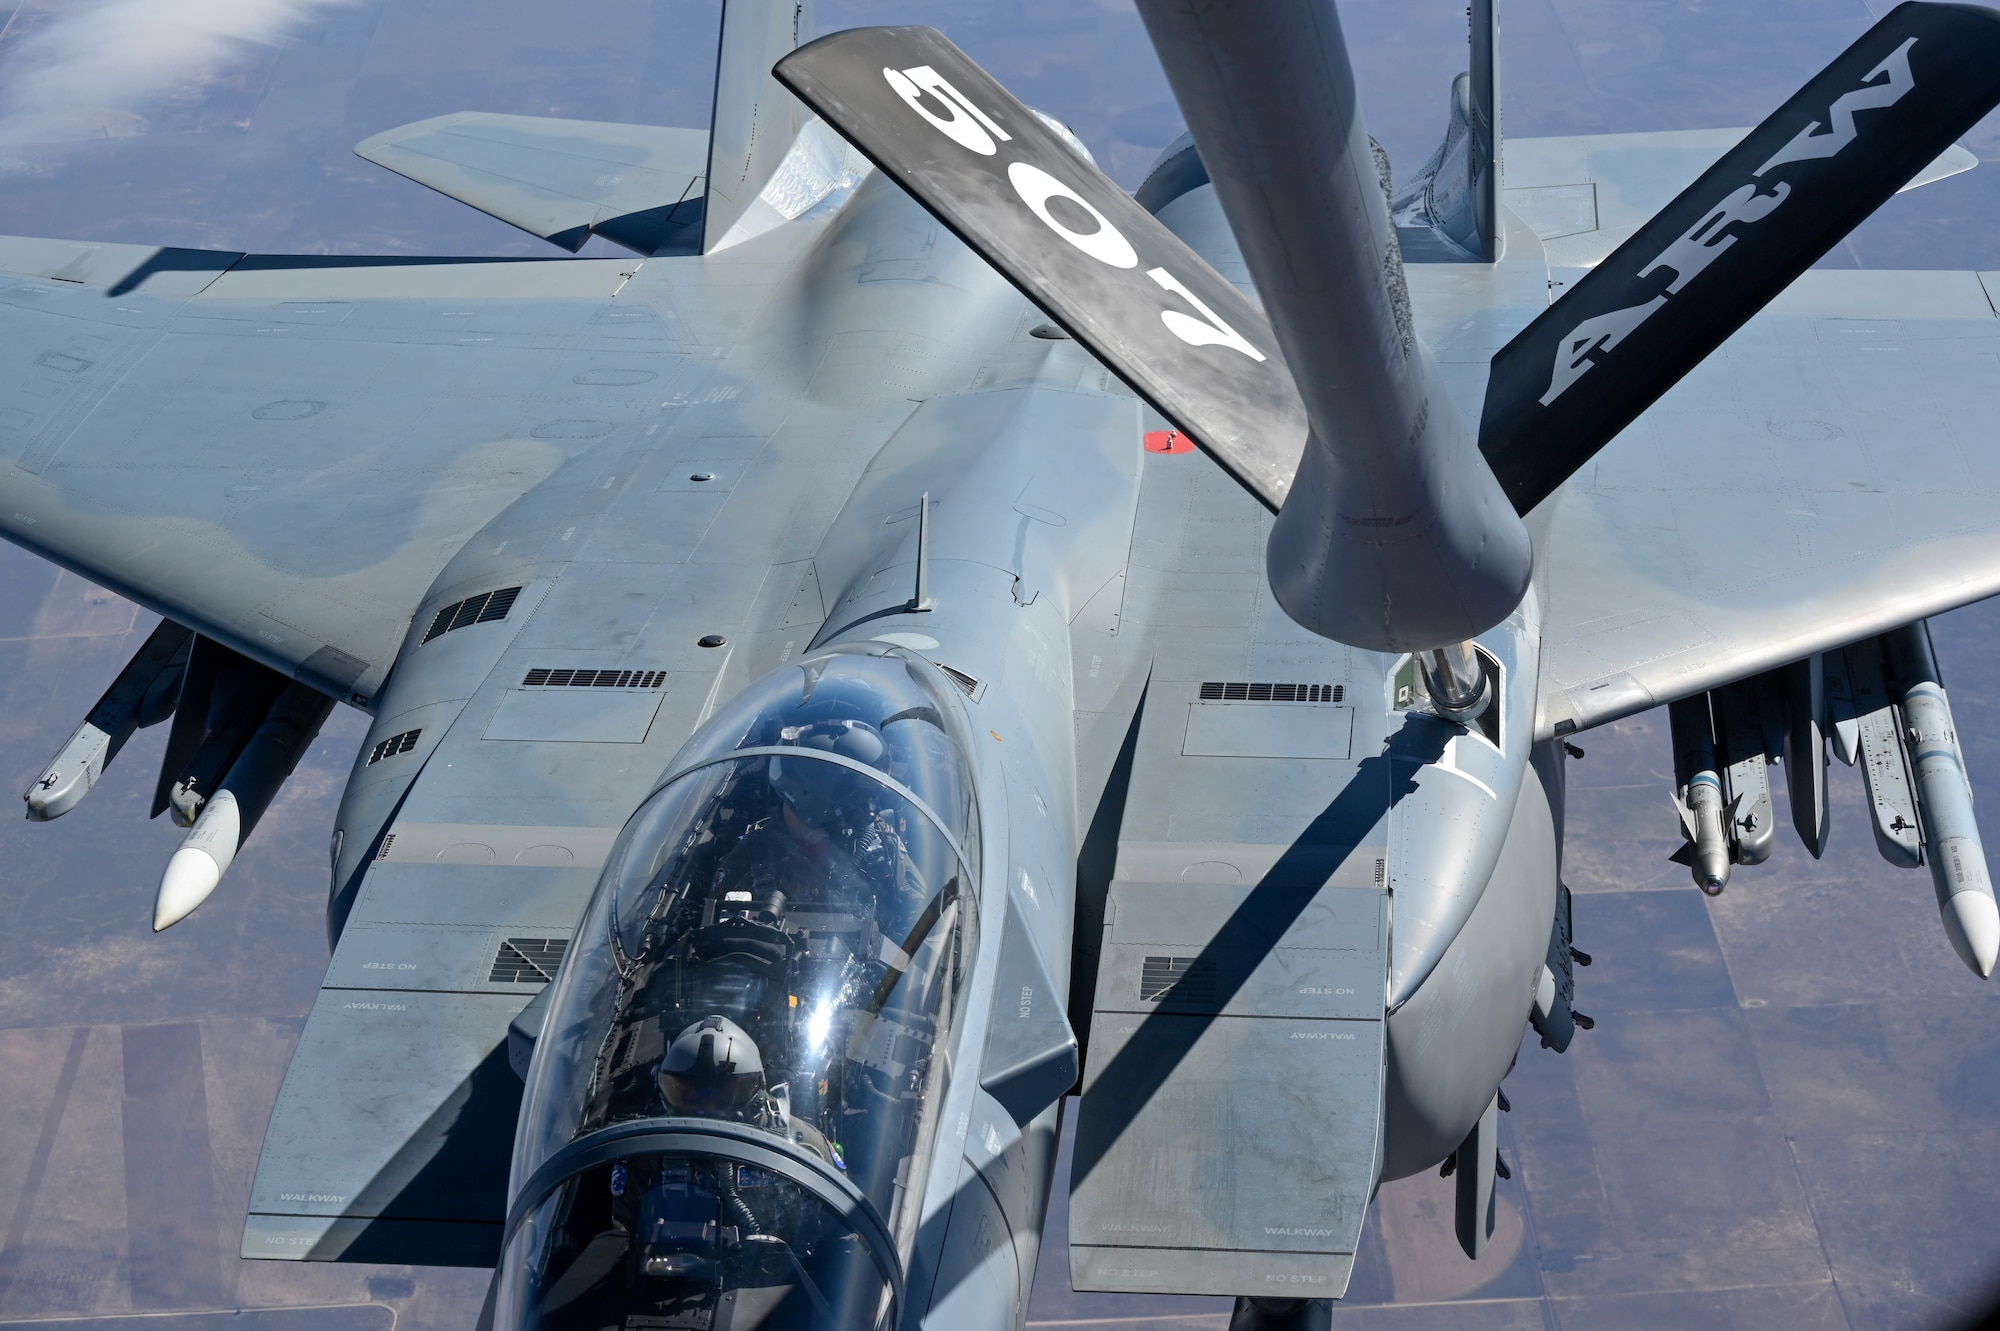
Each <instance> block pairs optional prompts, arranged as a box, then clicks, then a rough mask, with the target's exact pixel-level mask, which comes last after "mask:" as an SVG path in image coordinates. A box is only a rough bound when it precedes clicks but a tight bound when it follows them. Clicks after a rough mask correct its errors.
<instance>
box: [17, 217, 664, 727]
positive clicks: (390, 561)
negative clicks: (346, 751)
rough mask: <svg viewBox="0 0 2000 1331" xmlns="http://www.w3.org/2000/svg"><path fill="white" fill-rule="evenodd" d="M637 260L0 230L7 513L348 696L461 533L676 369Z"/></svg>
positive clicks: (373, 680)
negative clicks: (341, 253) (238, 247)
mask: <svg viewBox="0 0 2000 1331" xmlns="http://www.w3.org/2000/svg"><path fill="white" fill-rule="evenodd" d="M631 273H632V261H627V262H622V263H621V262H618V261H613V260H585V261H578V260H553V261H547V262H512V261H499V262H496V261H480V260H458V261H452V260H442V261H439V260H407V259H346V258H324V257H301V258H285V257H267V256H256V255H247V256H246V255H241V254H218V253H212V252H208V251H197V250H170V249H169V250H161V249H152V248H149V247H144V246H134V245H90V244H82V243H77V244H71V243H65V242H61V241H48V240H22V239H0V367H5V368H6V370H7V371H8V372H9V374H10V376H11V387H10V388H9V389H8V391H7V392H6V394H5V396H4V398H0V536H4V537H6V538H7V539H8V540H11V541H13V542H15V543H16V544H18V545H21V546H24V547H26V548H28V549H30V550H32V551H34V552H35V553H37V554H40V555H42V556H44V557H46V558H48V559H50V560H52V561H53V562H55V563H58V564H61V565H63V566H64V567H66V568H69V569H71V570H72V571H74V572H76V573H79V574H81V575H82V576H84V577H86V578H89V579H90V580H91V581H93V582H96V583H98V584H99V585H101V586H104V587H107V588H109V589H111V590H112V591H115V592H117V593H119V594H120V595H122V596H125V597H128V598H130V599H132V600H134V601H137V602H138V603H140V604H141V605H144V606H146V607H147V608H148V609H151V610H154V611H157V612H158V613H160V614H162V615H165V616H167V617H169V618H171V619H174V620H177V621H179V622H180V623H182V624H185V625H187V626H188V627H190V628H193V629H196V630H197V631H199V632H201V633H202V634H204V635H206V636H208V637H210V638H213V639H215V640H217V641H218V642H221V643H223V644H225V645H226V646H229V647H231V648H233V649H235V650H237V651H239V652H242V653H243V654H245V655H247V656H250V657H252V658H253V659H255V660H259V661H262V662H263V663H264V664H266V665H268V666H271V667H273V668H274V669H277V670H280V671H282V672H283V673H285V674H287V675H291V676H293V677H295V678H298V679H301V680H304V681H306V682H307V683H310V684H313V685H315V686H316V687H318V688H320V689H321V690H322V691H324V692H326V693H328V694H331V695H332V696H334V697H336V698H341V699H346V700H349V701H352V702H355V703H358V704H365V703H366V702H367V701H368V700H369V699H370V698H371V697H372V696H373V695H374V693H375V691H376V689H377V688H379V687H380V685H381V683H382V681H383V679H384V677H385V676H386V675H387V673H388V670H389V666H390V664H391V663H392V662H393V661H394V659H395V656H396V653H397V652H398V650H399V649H400V648H401V646H402V643H403V635H404V632H405V630H406V629H407V627H408V626H409V623H410V618H411V616H412V615H413V614H414V612H415V610H416V608H417V605H418V604H419V602H420V601H421V600H422V599H423V597H424V594H425V593H426V591H428V590H429V588H430V586H431V583H432V581H433V579H435V577H436V576H437V574H438V573H439V571H440V570H442V569H443V567H444V566H445V563H446V562H447V561H448V560H449V559H450V558H451V557H452V555H453V554H455V553H456V552H457V551H458V550H459V548H460V547H462V546H463V545H464V544H465V542H466V541H467V540H469V539H470V538H471V537H472V536H473V534H474V533H476V532H477V531H478V530H479V529H480V528H481V527H483V526H484V525H485V524H486V523H487V522H488V521H490V520H491V519H492V518H493V517H494V516H495V515H496V514H498V513H499V512H500V511H501V510H503V509H504V508H506V507H507V506H508V505H509V504H511V503H512V502H513V501H514V500H515V499H517V498H518V497H519V496H521V495H522V494H524V493H525V492H526V491H527V490H528V489H529V488H531V487H532V486H534V485H535V484H536V483H537V482H538V481H540V480H542V479H543V478H544V477H546V476H548V475H549V474H550V473H551V472H553V471H554V470H555V469H556V468H557V467H559V466H560V465H562V463H563V462H564V461H565V460H567V459H568V458H570V457H572V456H574V455H576V454H578V453H580V452H582V451H584V450H585V449H588V448H592V447H596V446H598V445H599V443H600V442H601V441H602V439H603V438H605V437H607V436H613V435H614V434H615V433H616V432H617V431H619V430H620V429H621V427H622V426H624V425H625V424H626V423H628V422H632V421H636V420H637V419H638V417H639V415H640V414H641V412H642V410H644V409H646V408H653V407H657V405H658V404H659V401H660V395H661V393H662V390H663V389H668V388H670V387H675V386H679V387H685V386H686V384H685V382H684V381H683V380H680V379H677V378H676V377H675V376H676V375H677V374H678V373H679V367H678V358H676V357H673V356H671V354H670V353H673V352H676V351H680V350H685V349H686V348H685V347H684V346H683V345H681V344H679V343H677V342H676V341H675V338H674V334H673V333H672V332H671V331H670V329H669V326H668V324H667V323H666V322H663V321H662V320H660V319H658V318H656V317H654V316H653V315H652V314H651V313H650V311H647V310H645V309H643V308H640V309H634V310H631V311H624V310H621V309H619V308H618V307H616V306H614V305H613V304H612V300H611V298H612V296H613V295H614V293H615V292H616V291H617V290H618V289H619V287H620V286H621V285H622V284H623V283H624V282H625V280H626V279H627V278H629V277H630V275H631ZM663 353H668V354H663ZM471 590H484V589H477V588H475V589H471Z"/></svg>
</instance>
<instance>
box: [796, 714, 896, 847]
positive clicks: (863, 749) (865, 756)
mask: <svg viewBox="0 0 2000 1331" xmlns="http://www.w3.org/2000/svg"><path fill="white" fill-rule="evenodd" d="M783 741H784V743H785V744H786V745H788V746H794V747H797V748H800V749H807V750H811V751H814V752H818V753H826V754H832V755H834V756H835V757H839V758H847V759H851V760H852V761H854V762H857V763H860V764H861V765H863V766H864V767H872V768H875V769H876V770H878V771H881V770H885V769H886V766H887V758H888V752H889V746H888V745H887V744H886V743H884V742H883V740H882V732H881V731H879V730H877V729H876V728H875V727H874V726H872V725H870V724H869V723H868V722H866V721H857V720H852V719H833V718H829V719H826V720H819V721H808V722H805V723H804V724H801V725H795V726H786V727H785V729H784V733H783ZM769 775H770V779H771V787H772V789H774V790H776V791H777V792H778V796H779V798H781V799H783V800H784V801H785V803H786V804H788V805H790V806H791V807H792V809H793V811H794V812H796V813H797V814H798V816H799V817H800V818H801V819H803V820H804V821H805V823H806V825H807V826H809V827H818V828H830V827H832V826H833V824H834V822H835V819H836V815H838V813H839V812H840V808H841V805H842V804H843V803H844V801H845V797H846V796H847V795H848V794H849V792H851V791H853V789H854V787H855V777H854V774H853V773H852V772H850V771H844V770H842V767H841V765H840V764H837V763H829V762H823V761H821V760H819V759H817V758H788V757H785V756H784V755H782V754H781V755H778V756H775V757H773V758H772V759H771V761H770V766H769Z"/></svg>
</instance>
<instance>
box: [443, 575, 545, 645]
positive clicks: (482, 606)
mask: <svg viewBox="0 0 2000 1331" xmlns="http://www.w3.org/2000/svg"><path fill="white" fill-rule="evenodd" d="M520 595H521V589H520V588H519V587H502V588H501V589H500V590H499V591H497V592H481V593H479V595H477V596H468V597H466V598H465V599H464V600H463V601H453V602H452V603H451V604H450V605H448V606H445V607H444V608H443V609H442V610H439V611H438V612H437V613H436V614H435V615H433V616H431V626H430V627H429V628H428V629H425V630H424V641H425V642H429V641H430V640H431V639H432V638H435V637H437V636H438V635H439V634H443V633H449V632H451V631H452V630H453V629H462V628H464V627H465V626H466V625H468V624H491V623H492V622H493V621H494V620H496V619H505V618H506V617H507V616H508V614H509V613H510V612H511V611H512V610H513V609H514V602H515V600H516V599H517V598H519V596H520Z"/></svg>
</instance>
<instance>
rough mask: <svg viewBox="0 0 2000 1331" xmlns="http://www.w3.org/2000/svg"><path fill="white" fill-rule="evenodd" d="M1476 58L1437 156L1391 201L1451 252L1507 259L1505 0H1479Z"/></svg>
mask: <svg viewBox="0 0 2000 1331" xmlns="http://www.w3.org/2000/svg"><path fill="white" fill-rule="evenodd" d="M1466 19H1467V21H1468V22H1469V23H1470V25H1471V30H1472V41H1471V48H1472V49H1471V60H1470V63H1469V65H1468V68H1467V70H1466V72H1465V73H1463V74H1460V75H1459V76H1458V77H1457V78H1455V79H1453V80H1452V83H1451V119H1450V121H1449V122H1448V123H1447V124H1446V125H1445V131H1444V141H1443V142H1441V143H1439V144H1438V146H1437V151H1436V152H1434V153H1432V154H1431V156H1430V160H1429V161H1427V162H1425V163H1424V164H1423V165H1422V166H1421V167H1419V168H1417V170H1416V171H1415V172H1414V173H1413V174H1412V175H1411V176H1410V178H1409V179H1408V180H1406V181H1405V182H1404V183H1403V187H1402V189H1401V190H1400V191H1399V192H1398V193H1397V195H1396V197H1395V198H1394V199H1393V200H1392V201H1391V202H1390V205H1389V207H1390V211H1391V212H1392V213H1393V214H1394V216H1395V220H1396V225H1397V226H1398V227H1403V228H1424V229H1427V230H1429V231H1431V232H1433V233H1435V234H1436V235H1438V236H1440V237H1441V238H1443V239H1444V240H1446V241H1448V242H1450V246H1451V248H1450V249H1449V250H1447V253H1452V254H1453V257H1454V258H1456V257H1459V255H1461V254H1462V256H1463V257H1464V258H1466V259H1476V260H1480V261H1482V262H1486V263H1495V262H1498V261H1499V258H1500V247H1501V239H1500V237H1501V230H1502V228H1501V226H1500V18H1499V3H1498V0H1472V4H1471V5H1470V6H1468V7H1467V9H1466Z"/></svg>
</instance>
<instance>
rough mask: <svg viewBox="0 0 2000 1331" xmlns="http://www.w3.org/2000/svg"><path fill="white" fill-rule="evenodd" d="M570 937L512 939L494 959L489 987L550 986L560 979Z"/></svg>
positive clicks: (488, 980) (502, 945)
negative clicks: (552, 981) (506, 985)
mask: <svg viewBox="0 0 2000 1331" xmlns="http://www.w3.org/2000/svg"><path fill="white" fill-rule="evenodd" d="M567 951H569V939H567V938H510V939H508V940H507V941H506V942H504V943H502V944H501V945H500V951H499V952H498V954H496V955H495V956H494V958H493V971H492V973H491V974H489V975H488V976H487V977H486V980H487V983H489V984H547V983H548V982H549V981H550V980H553V979H554V978H555V977H556V968H557V967H558V966H560V965H562V959H563V953H565V952H567Z"/></svg>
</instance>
